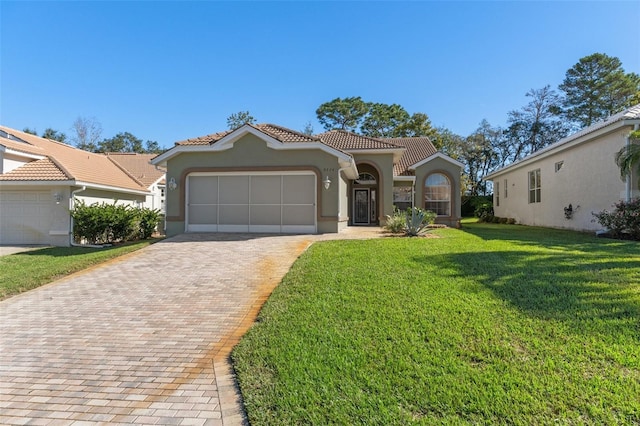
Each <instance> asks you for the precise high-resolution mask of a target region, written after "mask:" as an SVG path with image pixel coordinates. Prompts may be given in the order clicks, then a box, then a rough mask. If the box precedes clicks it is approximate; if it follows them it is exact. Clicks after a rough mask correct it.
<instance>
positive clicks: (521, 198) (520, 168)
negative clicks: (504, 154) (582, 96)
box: [485, 105, 640, 231]
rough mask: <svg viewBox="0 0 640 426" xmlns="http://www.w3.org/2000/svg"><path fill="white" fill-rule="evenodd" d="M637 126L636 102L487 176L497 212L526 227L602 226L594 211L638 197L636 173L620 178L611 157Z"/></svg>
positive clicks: (639, 112) (639, 108)
mask: <svg viewBox="0 0 640 426" xmlns="http://www.w3.org/2000/svg"><path fill="white" fill-rule="evenodd" d="M639 126H640V105H636V106H634V107H632V108H629V109H627V110H625V111H622V112H620V113H618V114H615V115H613V116H611V117H609V118H608V119H607V120H604V121H601V122H598V123H596V124H594V125H592V126H590V127H587V128H585V129H583V130H582V131H580V132H578V133H576V134H574V135H571V136H569V137H567V138H564V139H562V140H560V141H558V142H557V143H555V144H553V145H550V146H548V147H546V148H544V149H541V150H540V151H537V152H535V153H533V154H531V155H529V156H528V157H526V158H524V159H522V160H520V161H518V162H515V163H513V164H511V165H509V166H507V167H504V168H502V169H500V170H498V171H496V172H494V173H491V174H490V175H488V176H486V177H485V180H489V181H491V182H493V205H494V213H495V215H496V216H498V217H505V218H514V219H515V220H516V221H517V222H518V223H521V224H525V225H537V226H547V227H552V228H568V229H575V230H581V231H593V230H599V229H601V228H602V227H601V226H600V225H599V224H598V223H597V222H595V221H593V215H592V214H591V213H592V212H599V211H602V210H605V209H606V210H611V209H612V205H613V204H614V203H616V202H618V201H619V200H626V201H628V200H630V199H632V198H636V197H638V196H640V193H639V192H638V183H637V181H638V177H637V176H630V177H629V178H627V179H626V180H622V179H621V178H620V169H619V168H618V166H617V165H616V163H615V161H614V157H615V154H616V152H618V151H619V150H620V149H621V148H622V147H623V146H624V145H625V144H628V143H630V141H629V133H630V132H631V131H632V130H634V129H638V127H639ZM565 209H566V213H565Z"/></svg>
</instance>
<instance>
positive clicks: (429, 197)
mask: <svg viewBox="0 0 640 426" xmlns="http://www.w3.org/2000/svg"><path fill="white" fill-rule="evenodd" d="M424 208H425V210H431V211H432V212H435V213H436V214H437V215H438V216H451V182H450V181H449V178H448V177H447V176H445V175H443V174H442V173H433V174H431V175H429V176H428V177H427V180H426V181H425V184H424Z"/></svg>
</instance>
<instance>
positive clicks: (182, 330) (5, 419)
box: [0, 231, 376, 425]
mask: <svg viewBox="0 0 640 426" xmlns="http://www.w3.org/2000/svg"><path fill="white" fill-rule="evenodd" d="M363 236H364V237H365V238H366V237H371V236H376V235H373V234H372V233H371V232H370V231H369V232H368V233H367V232H365V233H364V234H362V231H361V232H360V233H359V232H358V231H352V232H345V233H342V234H337V235H336V234H334V235H332V236H311V235H292V236H274V235H246V234H186V235H181V236H178V237H175V238H171V239H167V240H164V241H163V242H159V243H156V244H154V245H152V246H149V247H147V248H145V249H142V250H140V251H138V252H135V253H133V254H130V255H127V256H125V257H123V258H119V259H116V260H114V261H112V262H109V263H107V264H104V265H101V266H98V267H95V268H92V269H90V270H88V271H84V272H81V273H78V274H74V275H71V276H69V277H66V278H64V279H62V280H59V281H56V282H54V283H52V284H49V285H47V286H44V287H41V288H39V289H36V290H33V291H30V292H28V293H24V294H21V295H19V296H15V297H12V298H10V299H7V300H4V301H2V302H0V424H46V425H49V424H51V425H54V424H90V423H122V424H127V423H130V424H165V425H173V424H180V425H203V424H214V425H215V424H220V425H238V424H245V423H246V419H245V416H244V412H243V409H242V403H241V400H240V396H239V392H238V391H237V388H236V384H235V378H234V376H233V371H232V368H231V366H230V364H229V353H230V352H231V349H232V348H233V346H234V345H235V344H236V343H237V342H238V341H239V339H240V337H241V336H242V335H243V334H244V332H245V331H246V330H247V329H248V328H249V327H250V325H251V324H252V323H253V321H254V319H255V316H256V315H257V313H258V310H259V309H260V307H261V306H262V304H263V303H264V301H265V300H266V298H267V297H268V296H269V295H270V294H271V291H272V290H273V288H274V287H275V286H276V285H277V284H278V283H279V282H280V280H281V278H282V277H283V276H284V274H285V273H286V272H287V271H288V269H289V267H290V266H291V264H292V263H293V262H294V260H295V259H296V258H297V257H298V256H299V255H300V253H302V252H303V251H304V250H305V249H306V248H307V247H308V246H309V245H310V244H311V243H312V242H313V241H315V240H321V239H330V238H336V237H339V238H361V237H363Z"/></svg>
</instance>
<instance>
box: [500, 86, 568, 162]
mask: <svg viewBox="0 0 640 426" xmlns="http://www.w3.org/2000/svg"><path fill="white" fill-rule="evenodd" d="M526 96H527V97H530V98H531V101H530V102H529V103H528V104H527V105H525V106H524V107H522V108H521V109H520V110H514V111H510V112H509V114H508V117H509V118H508V119H507V123H508V125H509V127H508V128H507V130H506V135H507V137H508V139H509V140H508V142H509V143H508V144H506V145H502V146H501V149H502V153H501V155H500V157H501V161H500V162H501V166H502V165H505V164H506V163H510V162H513V161H517V160H520V159H521V158H523V157H525V156H527V155H529V154H531V153H532V152H535V151H537V150H539V149H541V148H544V147H545V146H547V145H550V144H552V143H554V142H557V141H558V140H560V139H562V138H564V137H565V136H566V135H567V134H568V133H569V130H570V128H569V126H568V125H567V124H566V122H564V121H563V120H562V119H561V118H560V117H559V116H558V113H559V111H560V108H561V107H560V104H561V99H560V96H559V95H558V94H557V93H556V91H555V90H553V89H551V86H549V85H547V86H545V87H543V88H542V89H537V90H536V89H531V90H530V91H528V92H527V94H526Z"/></svg>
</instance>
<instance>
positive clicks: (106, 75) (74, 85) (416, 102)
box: [0, 0, 640, 147]
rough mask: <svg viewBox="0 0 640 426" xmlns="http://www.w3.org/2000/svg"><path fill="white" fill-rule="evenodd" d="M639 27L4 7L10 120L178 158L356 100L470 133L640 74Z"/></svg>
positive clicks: (271, 5) (1, 95)
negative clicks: (597, 82) (124, 137)
mask: <svg viewBox="0 0 640 426" xmlns="http://www.w3.org/2000/svg"><path fill="white" fill-rule="evenodd" d="M639 23H640V2H638V1H625V2H615V1H608V2H595V1H591V2H576V1H568V2H542V1H536V2H519V1H511V2H506V1H504V2H503V1H501V2H497V1H495V2H483V1H474V2H458V1H452V2H429V1H425V2H417V1H414V2H401V1H394V2H371V1H357V2H341V1H323V2H307V1H300V2H267V1H260V2H241V1H236V2H214V1H199V2H155V1H142V2H126V1H118V2H116V1H113V2H93V1H90V2H79V1H67V2H54V1H47V2H30V1H20V2H12V1H4V0H2V1H0V122H1V123H2V124H3V125H6V126H9V127H13V128H17V129H22V128H24V127H30V128H35V129H36V130H37V131H38V132H42V131H43V130H44V129H45V128H47V127H52V128H54V129H56V130H60V131H63V132H65V133H67V134H69V133H70V128H71V125H72V123H73V122H74V120H75V119H76V118H77V117H79V116H83V117H95V118H96V119H97V121H99V122H100V123H101V124H102V127H103V137H111V136H114V135H115V134H116V133H118V132H123V131H128V132H131V133H133V134H134V135H136V136H137V137H139V138H141V139H144V140H147V139H150V140H156V141H158V142H159V143H160V145H161V146H164V147H170V146H172V145H173V143H174V142H175V141H178V140H182V139H186V138H189V137H195V136H200V135H204V134H208V133H213V132H216V131H220V130H224V129H225V128H226V118H227V117H228V116H229V115H230V114H231V113H234V112H237V111H241V110H249V111H250V112H251V114H252V115H253V116H254V117H255V118H256V119H257V120H258V122H269V123H275V124H280V125H282V126H285V127H289V128H291V129H294V130H302V129H303V128H304V126H305V124H306V123H307V122H311V123H312V125H313V127H314V130H315V131H316V132H318V133H319V132H320V131H322V127H321V126H320V124H318V122H317V120H316V116H315V110H316V109H317V107H318V106H319V105H320V104H322V103H323V102H327V101H330V100H332V99H334V98H336V97H348V96H361V97H362V98H363V99H364V100H366V101H371V102H384V103H398V104H400V105H402V106H403V107H405V109H407V111H408V112H409V113H414V112H424V113H426V114H428V115H429V117H430V118H431V121H432V123H433V124H434V125H435V126H445V127H447V128H449V129H450V130H451V131H453V132H455V133H458V134H460V135H462V136H467V135H469V134H470V133H472V132H473V131H474V130H475V129H476V128H477V127H478V124H479V123H480V121H481V120H482V119H487V120H488V121H489V122H490V123H491V124H492V125H501V126H502V125H504V124H505V122H506V119H507V113H508V111H510V110H513V109H519V108H520V107H522V106H523V105H525V104H526V103H527V98H526V97H525V93H526V92H527V91H529V90H530V89H532V88H535V89H539V88H542V87H543V86H545V85H547V84H550V85H551V86H552V87H554V88H556V87H557V86H558V85H559V84H560V83H561V82H562V80H563V79H564V75H565V73H566V71H567V70H568V69H569V68H571V67H572V66H573V65H574V64H575V63H576V62H577V61H578V60H579V59H580V58H582V57H584V56H586V55H590V54H592V53H595V52H601V53H606V54H608V55H610V56H617V57H618V58H620V60H621V61H622V64H623V67H624V68H625V70H626V71H628V72H629V71H633V72H636V73H640V33H639V32H638V27H639V25H640V24H639Z"/></svg>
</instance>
